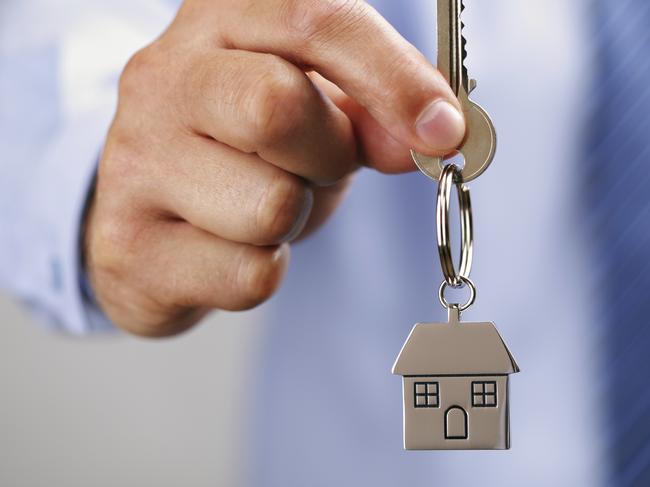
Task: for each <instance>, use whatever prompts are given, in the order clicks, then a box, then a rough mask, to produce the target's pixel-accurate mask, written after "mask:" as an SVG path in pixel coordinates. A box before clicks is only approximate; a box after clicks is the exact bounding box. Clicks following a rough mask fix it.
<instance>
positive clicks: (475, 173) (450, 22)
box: [411, 0, 497, 182]
mask: <svg viewBox="0 0 650 487" xmlns="http://www.w3.org/2000/svg"><path fill="white" fill-rule="evenodd" d="M464 8H465V7H464V4H463V1H462V0H438V69H439V70H440V72H441V73H442V74H443V76H444V77H445V79H446V80H447V81H448V82H449V85H450V86H451V88H452V90H453V91H454V93H455V94H456V96H457V97H458V100H459V101H460V104H461V107H462V110H463V113H464V114H465V120H466V122H467V135H466V136H465V140H464V141H463V142H462V144H461V146H460V147H459V148H458V152H460V154H462V156H463V157H464V158H465V167H464V168H463V170H462V171H461V176H462V181H463V182H468V181H472V180H473V179H476V178H477V177H479V176H480V175H481V174H483V172H484V171H485V170H486V169H487V168H488V166H489V165H490V163H491V162H492V160H493V159H494V154H495V153H496V146H497V136H496V131H495V129H494V125H493V124H492V120H491V119H490V116H489V115H488V114H487V112H486V111H485V110H483V108H481V107H480V106H479V105H477V104H476V103H474V102H473V101H472V100H470V99H469V95H470V93H471V92H472V91H473V90H474V88H476V81H475V80H473V79H470V78H469V75H468V72H467V68H466V67H465V58H466V56H467V51H466V41H465V38H464V37H463V35H462V27H463V24H462V22H461V20H460V17H461V13H462V11H463V10H464ZM411 155H412V156H413V160H414V161H415V163H416V164H417V166H418V167H419V168H420V170H421V171H422V172H423V173H424V174H426V175H427V176H429V177H430V178H432V179H434V180H435V181H439V180H440V176H441V173H442V170H443V166H444V159H445V158H444V157H429V156H425V155H423V154H419V153H417V152H415V151H411Z"/></svg>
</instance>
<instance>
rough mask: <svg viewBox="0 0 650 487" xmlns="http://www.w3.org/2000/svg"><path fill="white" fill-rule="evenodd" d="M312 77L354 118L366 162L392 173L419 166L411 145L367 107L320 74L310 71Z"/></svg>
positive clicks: (358, 140) (358, 141)
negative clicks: (376, 117)
mask: <svg viewBox="0 0 650 487" xmlns="http://www.w3.org/2000/svg"><path fill="white" fill-rule="evenodd" d="M309 77H310V78H311V80H312V82H313V83H314V84H315V85H316V86H317V87H318V88H319V89H320V90H321V91H323V93H325V94H326V95H327V96H328V97H329V98H330V99H331V100H332V101H333V102H334V103H335V104H336V105H337V106H338V107H339V108H340V109H341V110H342V111H343V112H344V113H345V114H346V115H347V116H348V118H349V119H350V121H351V122H352V125H353V126H354V131H355V133H356V135H357V144H358V146H359V152H360V157H361V160H362V161H363V163H364V164H365V165H367V166H368V167H372V168H374V169H377V170H378V171H381V172H384V173H389V174H393V173H402V172H409V171H413V170H415V169H416V166H415V164H414V162H413V159H412V158H411V155H410V154H411V153H410V150H409V149H410V148H409V147H408V146H407V145H404V144H402V143H401V142H399V141H398V140H397V139H395V138H394V137H393V136H392V135H391V134H390V133H389V132H388V131H387V130H386V129H384V128H383V127H382V126H381V125H380V124H379V122H377V120H375V119H374V117H373V116H372V115H370V113H369V112H368V110H366V109H365V108H364V107H363V106H361V105H359V103H357V102H356V101H355V100H354V99H352V98H350V97H349V96H348V95H346V94H345V93H344V92H343V90H341V89H340V88H339V87H338V86H336V85H335V84H334V83H332V82H331V81H329V80H326V79H325V78H323V77H322V76H321V75H320V74H318V73H316V72H311V73H309Z"/></svg>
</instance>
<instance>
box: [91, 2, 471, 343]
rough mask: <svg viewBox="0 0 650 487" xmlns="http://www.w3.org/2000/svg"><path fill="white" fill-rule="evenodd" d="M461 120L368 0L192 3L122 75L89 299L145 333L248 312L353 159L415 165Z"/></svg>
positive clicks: (400, 167) (452, 137)
mask: <svg viewBox="0 0 650 487" xmlns="http://www.w3.org/2000/svg"><path fill="white" fill-rule="evenodd" d="M464 132H465V125H464V121H463V118H462V115H461V114H460V112H459V104H458V102H457V100H456V99H455V97H454V96H453V93H452V91H451V89H450V88H449V86H448V85H447V83H446V82H445V80H444V79H443V77H442V76H441V75H440V73H439V72H438V71H437V70H436V69H435V68H434V67H433V66H432V65H431V64H430V63H429V62H428V61H427V60H426V59H425V58H424V56H422V54H420V53H419V52H418V51H417V50H416V49H415V48H414V47H413V46H412V45H410V44H409V43H408V42H406V41H405V40H404V39H403V38H402V37H401V36H400V35H399V34H398V33H397V32H396V31H395V30H394V29H393V28H392V27H391V26H390V25H389V24H388V23H387V22H386V21H385V20H384V19H383V18H382V17H381V16H380V15H379V14H378V13H377V12H376V11H374V10H373V9H372V8H371V7H370V6H368V5H367V4H365V3H364V2H362V1H357V0H264V1H256V0H187V1H186V2H185V3H184V5H183V6H182V7H181V9H180V11H179V13H178V16H177V17H176V19H175V20H174V22H173V23H172V25H171V26H170V27H169V29H168V30H167V31H166V32H165V33H164V34H163V35H162V36H161V37H160V38H159V39H158V40H156V41H155V42H154V43H153V44H151V45H150V46H149V47H147V48H145V49H143V50H142V51H140V52H138V53H137V54H136V55H135V56H134V57H133V58H132V59H131V61H130V62H129V63H128V65H127V67H126V68H125V70H124V72H123V74H122V77H121V80H120V96H119V106H118V110H117V114H116V116H115V120H114V122H113V125H112V127H111V130H110V132H109V135H108V138H107V142H106V147H105V150H104V153H103V156H102V160H101V164H100V167H99V172H98V179H97V188H96V192H95V194H94V197H93V201H92V204H91V206H90V208H89V211H88V216H87V220H86V233H85V263H86V268H87V271H88V275H89V278H90V281H91V283H92V286H93V289H94V291H95V294H96V297H97V299H98V301H99V303H100V305H101V307H102V308H103V310H104V311H105V312H106V313H107V314H108V316H109V317H110V318H111V319H112V320H113V321H114V322H115V323H116V324H117V325H119V326H120V327H122V328H124V329H125V330H128V331H130V332H132V333H135V334H139V335H145V336H167V335H173V334H176V333H179V332H181V331H183V330H185V329H187V328H188V327H190V326H192V325H193V324H195V323H196V322H197V321H198V320H199V319H200V318H201V317H203V316H204V315H205V314H206V313H207V312H208V311H209V310H210V309H212V308H221V309H225V310H244V309H248V308H252V307H254V306H256V305H258V304H259V303H261V302H263V301H265V300H266V299H268V298H269V297H270V296H271V295H272V294H273V293H274V291H275V290H276V289H277V287H278V286H279V284H280V282H281V280H282V277H283V274H284V272H285V269H286V267H287V262H288V259H289V246H288V243H289V242H291V241H293V240H295V239H296V238H301V237H304V236H305V235H306V234H308V233H310V232H312V231H313V230H314V229H316V228H317V227H318V226H320V225H321V224H322V223H323V222H324V221H325V220H326V219H327V217H328V216H329V215H330V214H331V213H332V211H333V210H334V209H335V208H336V206H337V205H338V204H339V202H340V201H341V198H342V196H343V194H344V192H345V190H346V188H347V186H348V183H349V181H350V175H351V174H352V173H353V172H354V171H355V170H356V169H357V168H358V167H359V166H360V165H362V164H364V165H368V166H370V167H373V168H376V169H378V170H380V171H382V172H386V173H395V172H404V171H410V170H412V169H413V165H412V162H411V161H410V158H409V153H408V149H409V148H411V147H412V148H415V149H417V150H418V151H420V152H423V153H428V154H431V155H440V154H443V153H448V152H450V151H451V150H453V149H454V148H455V147H457V146H458V145H459V144H460V142H461V140H462V138H463V136H464ZM369 211H371V210H370V209H369Z"/></svg>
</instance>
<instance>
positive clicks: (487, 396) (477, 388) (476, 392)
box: [472, 381, 497, 408]
mask: <svg viewBox="0 0 650 487" xmlns="http://www.w3.org/2000/svg"><path fill="white" fill-rule="evenodd" d="M472 406H473V407H475V408H495V407H497V383H496V382H494V381H476V382H472Z"/></svg>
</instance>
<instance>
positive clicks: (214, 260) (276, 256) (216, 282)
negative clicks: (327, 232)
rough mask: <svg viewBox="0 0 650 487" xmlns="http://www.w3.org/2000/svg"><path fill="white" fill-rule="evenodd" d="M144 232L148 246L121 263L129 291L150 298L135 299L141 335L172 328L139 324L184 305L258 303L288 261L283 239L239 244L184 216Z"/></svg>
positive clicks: (231, 307) (242, 306)
mask: <svg viewBox="0 0 650 487" xmlns="http://www.w3.org/2000/svg"><path fill="white" fill-rule="evenodd" d="M143 238H146V239H147V241H148V242H149V246H148V248H147V250H146V251H142V252H139V253H136V254H134V255H133V256H131V259H132V262H126V264H127V265H129V266H130V268H131V269H133V270H134V271H132V272H130V273H128V282H129V285H128V289H130V291H129V293H130V294H131V295H137V296H146V301H148V302H150V303H152V304H151V305H149V306H143V305H142V302H143V301H144V299H140V300H139V303H140V307H141V308H145V309H148V314H143V313H139V321H140V323H133V327H134V328H137V329H139V330H140V331H139V332H138V333H140V334H146V335H168V334H170V333H172V332H173V331H172V330H167V331H165V330H160V329H158V330H145V331H143V327H145V328H146V327H147V323H150V326H158V327H160V326H161V323H162V322H163V321H164V319H162V318H164V317H165V316H178V315H179V314H182V313H183V312H184V311H185V310H205V309H213V308H217V309H222V310H228V311H241V310H246V309H251V308H253V307H255V306H257V305H259V304H260V303H262V302H264V301H266V300H267V299H269V298H270V297H271V296H272V295H273V294H274V293H275V291H276V290H277V289H278V287H279V285H280V283H281V281H282V278H283V277H284V274H285V271H286V268H287V264H288V261H289V247H288V245H282V246H279V247H257V246H252V245H245V244H238V243H234V242H230V241H227V240H224V239H221V238H219V237H215V236H213V235H211V234H209V233H207V232H204V231H203V230H200V229H198V228H195V227H193V226H191V225H190V224H188V223H185V222H178V221H169V222H164V221H163V222H160V223H159V224H157V225H155V226H152V227H151V228H150V229H149V231H148V235H147V236H146V237H143ZM136 271H137V272H136ZM131 299H132V297H131ZM127 321H128V320H127ZM121 322H124V320H121ZM170 326H175V325H174V324H173V323H170Z"/></svg>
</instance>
